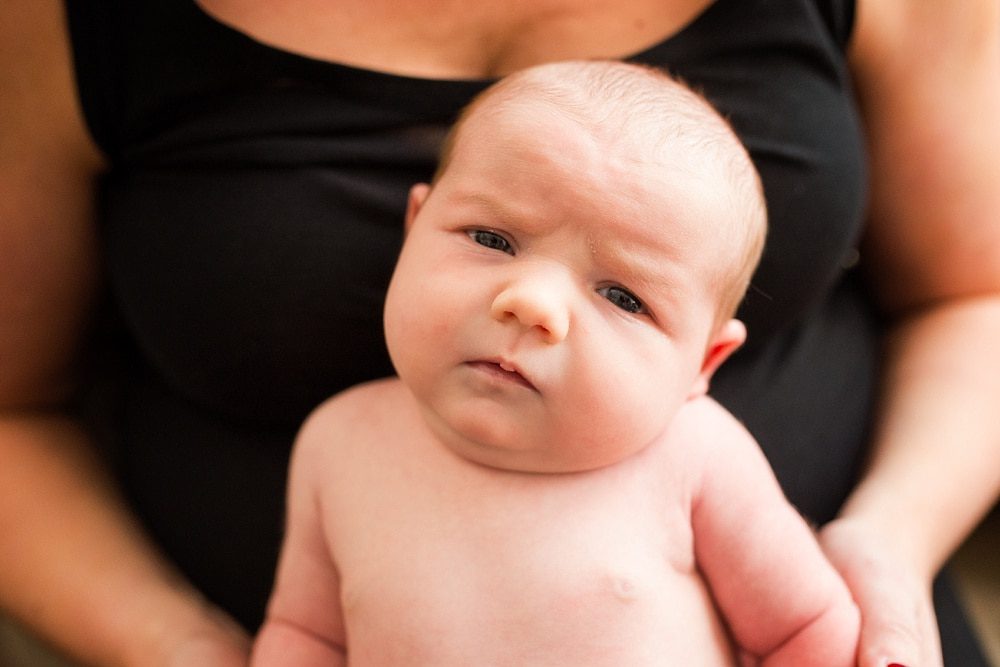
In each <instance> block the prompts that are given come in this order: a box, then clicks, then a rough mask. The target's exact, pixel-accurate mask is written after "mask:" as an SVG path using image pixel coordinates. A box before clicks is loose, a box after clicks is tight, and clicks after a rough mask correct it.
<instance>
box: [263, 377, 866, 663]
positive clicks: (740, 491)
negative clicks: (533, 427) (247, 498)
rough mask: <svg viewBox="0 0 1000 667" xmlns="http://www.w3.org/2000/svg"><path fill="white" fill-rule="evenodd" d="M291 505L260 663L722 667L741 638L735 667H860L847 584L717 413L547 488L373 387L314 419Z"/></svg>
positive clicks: (546, 478) (547, 479)
mask: <svg viewBox="0 0 1000 667" xmlns="http://www.w3.org/2000/svg"><path fill="white" fill-rule="evenodd" d="M515 391H516V389H515ZM332 434H336V443H337V444H336V445H333V443H332V442H331V436H332ZM290 493H291V495H290V498H289V502H290V519H289V525H288V533H287V540H288V541H287V542H286V546H285V551H284V552H283V556H282V563H281V566H280V568H279V580H278V585H277V588H276V591H275V596H274V597H273V598H272V602H271V606H270V612H269V620H268V623H267V624H266V625H265V626H264V630H263V631H262V634H261V636H260V638H259V639H258V642H257V644H256V646H255V653H254V659H253V661H252V664H253V665H255V666H257V665H260V666H264V665H297V666H299V667H312V666H313V665H316V666H319V665H338V664H351V665H355V666H359V665H380V666H383V665H384V666H388V665H442V666H445V665H455V666H458V665H468V664H481V665H506V664H511V665H514V664H516V665H535V664H537V665H608V666H612V665H622V664H629V665H637V666H638V665H677V664H684V665H704V666H705V667H710V666H711V667H718V666H720V665H734V664H736V653H737V649H736V648H735V647H734V644H733V642H732V640H731V639H730V635H729V632H730V630H728V629H727V628H729V627H731V628H732V630H733V632H734V633H735V635H734V636H735V637H736V643H737V645H738V646H739V647H740V649H739V652H741V653H742V654H743V655H744V658H745V659H746V662H744V663H741V664H763V665H796V666H797V667H802V666H803V665H817V666H820V665H822V666H824V667H829V666H832V665H848V664H853V656H854V642H855V641H856V628H857V622H858V618H857V612H856V610H855V608H854V606H853V604H851V601H850V596H849V594H848V593H847V590H846V587H845V586H844V584H843V582H841V581H840V579H839V577H838V576H836V575H835V574H834V572H833V570H832V568H831V567H830V566H829V565H828V564H827V563H826V562H825V560H824V559H823V557H822V555H821V554H820V551H819V547H818V545H817V544H816V543H815V540H814V539H813V536H812V534H811V532H810V530H809V528H808V527H807V526H806V525H805V523H804V522H803V521H802V519H801V518H800V517H799V516H798V515H797V514H796V513H795V512H794V510H792V508H791V507H790V506H788V505H787V504H786V503H784V501H783V498H782V496H781V492H780V490H779V488H778V486H777V483H776V481H775V480H774V477H773V475H772V474H771V473H770V469H769V467H768V466H767V463H766V461H765V460H764V459H763V456H762V455H761V454H760V452H759V450H758V449H757V447H756V444H755V443H754V442H753V441H752V439H751V438H750V437H749V435H748V434H747V433H746V432H745V431H744V430H743V429H742V428H741V427H740V426H739V425H738V424H737V423H736V422H735V420H733V419H732V418H731V417H729V416H728V414H727V413H726V412H725V411H724V410H722V409H721V408H719V406H718V405H717V404H715V403H714V402H712V401H710V400H709V399H704V398H700V399H694V400H692V401H690V402H688V403H687V404H685V407H683V408H682V409H681V412H680V413H679V415H678V417H677V419H676V420H675V421H674V422H673V423H672V427H671V431H670V432H669V433H668V434H664V436H663V437H661V438H658V439H657V440H656V441H655V442H654V443H652V444H651V445H650V446H649V447H647V448H645V449H643V450H642V451H641V452H639V453H637V454H635V455H633V456H631V457H629V458H627V459H625V460H624V461H622V462H620V463H617V464H614V465H611V466H607V467H603V468H599V469H597V470H592V471H587V472H580V473H568V474H562V475H536V474H531V473H522V472H512V471H508V470H500V469H496V468H491V467H487V466H482V465H480V464H477V463H473V462H470V461H468V460H467V459H465V458H463V457H461V456H457V455H456V454H455V453H454V452H453V451H451V450H450V449H448V448H447V447H445V446H442V444H441V443H440V441H439V440H437V438H436V437H435V436H434V434H433V433H432V432H431V431H429V430H428V429H427V427H426V424H425V422H424V420H423V417H422V415H421V412H420V408H419V406H418V405H417V404H416V403H415V402H414V400H413V397H412V395H411V394H410V393H409V392H408V391H407V390H406V388H405V387H404V386H403V385H402V384H401V383H399V381H398V380H387V381H384V382H379V383H374V384H368V385H364V386H361V387H359V388H357V389H355V390H352V391H350V392H349V393H347V394H345V395H341V396H339V397H338V398H336V399H334V400H333V401H331V402H330V403H327V404H325V405H324V406H323V407H322V408H321V409H320V410H319V411H317V413H316V414H315V415H314V417H313V418H312V419H311V420H310V422H309V424H308V425H307V426H306V427H305V429H304V430H303V432H302V434H301V436H300V440H299V443H298V445H297V450H296V456H295V460H294V463H293V469H292V479H291V491H290ZM755 527H757V528H760V530H757V529H755ZM734 550H738V553H741V554H748V555H749V557H748V558H738V559H734V558H732V554H733V553H734V552H736V551H734ZM696 562H697V563H698V565H697V566H696ZM791 564H794V565H795V567H790V565H791ZM747 581H753V582H754V586H752V587H750V588H752V590H753V593H752V595H747V591H748V587H747V585H746V583H747ZM713 595H714V596H717V597H718V600H719V603H720V605H721V609H722V611H723V614H722V615H721V616H720V614H719V612H718V611H717V608H716V606H715V604H716V603H715V602H714V601H713ZM797 642H798V644H799V645H798V646H796V643H797ZM779 647H780V650H778V649H779ZM751 654H753V655H756V656H758V657H757V658H753V659H751V658H750V655H751ZM805 656H808V657H805ZM760 657H765V658H766V659H765V660H763V662H760Z"/></svg>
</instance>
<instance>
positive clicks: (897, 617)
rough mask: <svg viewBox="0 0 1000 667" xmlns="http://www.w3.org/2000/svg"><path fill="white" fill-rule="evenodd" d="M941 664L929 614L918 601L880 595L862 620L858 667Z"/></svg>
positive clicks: (934, 631)
mask: <svg viewBox="0 0 1000 667" xmlns="http://www.w3.org/2000/svg"><path fill="white" fill-rule="evenodd" d="M941 664H942V661H941V657H940V650H939V649H938V641H937V631H936V624H934V622H933V613H932V612H930V611H929V610H928V609H927V608H926V606H925V604H924V603H923V601H920V600H909V601H903V600H893V599H892V598H888V597H885V596H881V597H880V598H879V601H878V602H877V603H876V604H870V605H869V606H868V608H867V613H866V617H865V618H864V620H863V621H862V627H861V637H860V643H859V649H858V665H859V667H890V666H891V665H897V666H898V667H917V666H920V667H923V666H924V665H926V666H928V667H934V666H940V665H941Z"/></svg>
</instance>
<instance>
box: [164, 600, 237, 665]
mask: <svg viewBox="0 0 1000 667" xmlns="http://www.w3.org/2000/svg"><path fill="white" fill-rule="evenodd" d="M249 661H250V637H249V636H247V634H246V633H245V632H243V630H242V628H239V627H238V626H237V625H236V624H235V623H233V622H232V621H230V620H229V619H228V618H227V617H224V616H223V615H222V614H221V613H215V614H213V615H212V616H211V617H210V618H209V619H208V620H207V621H206V623H205V625H204V626H203V627H200V628H197V629H195V630H193V631H191V632H189V633H187V634H184V635H182V636H180V637H179V638H177V639H176V640H174V641H172V642H170V643H168V644H167V645H165V646H164V653H163V654H162V658H161V659H160V660H159V661H157V662H156V664H157V665H160V666H161V667H190V666H191V665H200V666H204V667H246V665H247V664H248V663H249Z"/></svg>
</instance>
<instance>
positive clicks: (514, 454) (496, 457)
mask: <svg viewBox="0 0 1000 667" xmlns="http://www.w3.org/2000/svg"><path fill="white" fill-rule="evenodd" d="M469 435H470V434H460V433H455V432H452V433H450V434H448V435H445V436H443V437H441V438H440V439H441V440H442V442H443V443H444V444H445V445H446V446H447V447H448V448H449V449H451V451H452V452H454V453H455V454H457V455H458V456H460V457H461V458H463V459H465V460H467V461H469V462H470V463H474V464H477V465H480V466H484V467H487V468H493V469H495V470H500V471H507V472H518V473H525V474H532V473H533V474H548V475H555V474H571V473H585V472H591V471H596V470H601V469H604V468H609V467H612V466H615V465H617V464H619V463H621V462H623V461H625V460H626V459H628V458H630V457H631V456H633V455H634V454H635V451H634V450H618V449H610V448H607V447H602V448H594V447H588V446H586V445H583V446H581V445H580V444H579V443H569V442H559V441H558V440H554V439H552V440H546V441H545V442H543V443H538V444H537V445H535V446H532V445H530V444H529V443H527V442H525V439H523V438H522V439H516V440H514V441H512V442H510V441H505V440H503V439H495V438H490V439H484V438H482V437H469Z"/></svg>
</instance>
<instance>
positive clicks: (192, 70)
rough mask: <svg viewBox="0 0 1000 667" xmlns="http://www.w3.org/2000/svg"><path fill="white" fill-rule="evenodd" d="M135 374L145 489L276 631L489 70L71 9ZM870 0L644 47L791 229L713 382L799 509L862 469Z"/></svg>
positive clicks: (136, 467) (168, 7) (210, 588)
mask: <svg viewBox="0 0 1000 667" xmlns="http://www.w3.org/2000/svg"><path fill="white" fill-rule="evenodd" d="M67 6H68V9H69V21H70V28H71V35H72V39H73V48H74V53H75V63H76V68H77V78H78V86H79V91H80V96H81V101H82V106H83V109H84V112H85V116H86V120H87V122H88V124H89V126H90V129H91V131H92V133H93V136H94V137H95V139H96V140H97V142H98V143H99V145H100V146H101V147H102V148H103V150H104V151H105V152H106V153H107V155H108V156H109V157H110V160H111V167H110V169H109V171H108V172H107V174H106V175H105V176H104V178H103V190H102V192H103V197H102V201H101V209H100V230H101V234H102V240H103V250H104V256H105V261H106V268H107V276H108V284H109V288H108V289H109V301H110V302H111V303H112V304H113V306H114V310H115V312H116V316H117V319H118V321H119V322H120V326H121V339H120V343H121V344H120V345H119V347H118V351H119V354H120V355H121V358H122V361H123V367H124V369H125V372H124V374H123V377H122V378H121V387H122V391H121V392H120V393H119V395H118V402H117V403H116V404H115V405H114V410H113V415H114V423H113V426H114V431H115V438H116V439H117V440H118V442H119V443H120V455H119V457H118V460H117V465H118V471H119V475H120V478H121V480H122V483H123V486H124V488H125V489H126V491H127V493H128V494H129V497H130V499H131V500H132V502H133V503H134V505H135V507H136V510H137V512H138V513H139V515H140V517H141V518H142V519H143V520H144V521H145V522H146V524H147V526H148V527H149V529H150V531H151V532H152V534H153V535H154V537H155V538H156V539H157V540H158V541H159V542H160V544H161V545H162V546H163V548H164V549H165V550H166V551H167V553H169V554H170V556H171V557H172V558H173V559H175V561H176V562H177V563H178V564H179V565H180V566H181V567H182V568H183V570H184V571H185V572H186V573H187V574H188V576H190V577H191V578H192V580H193V581H194V582H195V583H196V584H197V585H198V586H200V587H201V588H202V589H203V590H204V591H205V592H206V594H207V595H208V596H209V597H210V598H211V599H213V600H215V601H217V602H218V603H219V604H221V605H222V606H224V607H225V608H227V609H229V610H230V611H231V612H232V613H234V614H235V615H236V616H237V617H238V618H239V619H240V620H241V621H242V622H244V623H245V624H247V626H248V627H250V628H253V627H255V626H256V624H257V623H258V622H259V619H260V617H261V613H262V609H263V605H264V602H265V600H266V598H267V595H268V592H269V589H270V585H271V582H272V577H273V569H274V561H275V558H276V555H277V552H278V547H279V542H280V536H281V534H280V530H281V520H282V516H281V513H282V505H283V497H284V491H283V489H284V479H285V472H286V463H287V456H288V451H289V447H290V445H291V443H292V439H293V437H294V434H295V431H296V428H297V427H298V425H299V424H300V422H301V421H302V419H303V418H304V417H305V416H306V414H307V413H308V412H309V411H310V410H311V409H312V408H313V407H315V406H316V405H317V404H318V403H319V402H321V401H322V400H323V399H325V398H327V397H328V396H330V395H331V394H333V393H335V392H337V391H339V390H341V389H343V388H345V387H348V386H350V385H352V384H355V383H357V382H360V381H363V380H368V379H372V378H375V377H381V376H385V375H388V374H391V373H392V368H391V366H390V364H389V360H388V357H387V355H386V352H385V349H384V346H383V339H382V326H381V312H382V301H383V296H384V292H385V289H386V286H387V283H388V280H389V277H390V273H391V270H392V267H393V264H394V260H395V258H396V254H397V252H398V250H399V247H400V241H401V232H402V219H403V210H404V205H405V201H406V193H407V190H408V188H409V186H410V185H411V184H413V183H415V182H418V181H426V180H428V179H429V178H430V176H431V174H432V172H433V170H434V167H435V160H436V155H437V151H438V148H439V144H440V141H441V139H442V137H443V136H444V134H445V132H446V130H447V129H448V127H449V125H450V124H451V122H452V121H453V119H454V118H455V116H456V113H457V112H458V110H459V109H460V108H461V107H462V106H463V105H464V104H465V103H466V102H468V101H469V99H470V98H471V97H472V96H473V95H474V94H476V93H477V92H479V91H480V90H482V89H483V88H484V87H486V86H487V85H488V83H489V82H488V81H454V80H445V81H442V80H428V79H420V78H410V77H404V76H395V75H389V74H383V73H377V72H373V71H367V70H362V69H357V68H353V67H347V66H343V65H340V64H335V63H330V62H326V61H322V60H315V59H310V58H307V57H303V56H299V55H295V54H292V53H288V52H285V51H282V50H279V49H275V48H272V47H269V46H266V45H263V44H261V43H259V42H256V41H254V40H252V39H251V38H249V37H247V36H246V35H244V34H242V33H240V32H237V31H235V30H233V29H231V28H228V27H226V26H225V25H223V24H221V23H219V22H218V21H216V20H213V19H212V18H211V17H210V16H209V15H207V14H205V13H204V12H203V11H201V10H200V9H199V8H198V6H197V5H195V4H193V3H192V2H186V1H185V0H146V1H145V2H124V1H122V2H116V1H115V0H103V1H97V0H88V1H87V2H76V1H68V2H67ZM852 13H853V2H850V1H849V0H716V2H715V3H714V4H712V5H711V6H710V7H709V8H708V9H707V10H706V11H704V12H703V13H702V14H701V15H700V16H698V17H697V18H696V19H694V20H693V21H692V22H691V23H689V24H688V25H687V26H686V27H685V28H684V29H682V30H681V31H680V32H679V33H677V34H676V35H674V36H672V37H671V38H669V39H667V40H666V41H664V42H662V43H660V44H657V45H655V46H653V47H652V48H649V49H647V50H645V51H643V52H641V53H638V54H636V55H635V56H633V57H632V58H631V59H632V60H634V61H637V62H642V63H649V64H654V65H660V66H664V67H666V68H668V69H669V70H671V71H672V72H673V73H675V74H677V75H679V76H680V77H682V78H683V79H684V80H686V81H687V82H688V83H689V84H691V85H692V86H694V87H696V88H698V89H700V90H702V91H703V92H704V93H705V94H706V95H707V97H708V98H709V99H710V100H711V101H712V102H713V103H714V104H715V105H716V106H717V107H718V109H719V110H720V111H721V112H722V113H723V114H724V115H726V116H727V117H728V118H729V119H730V120H731V122H732V123H733V125H734V127H735V128H736V130H737V132H738V134H739V135H740V137H741V138H742V139H743V141H744V142H745V144H746V145H747V147H748V148H749V150H750V152H751V155H752V156H753V158H754V160H755V162H756V164H757V167H758V168H759V170H760V172H761V175H762V178H763V182H764V185H765V191H766V195H767V200H768V208H769V212H770V224H771V229H770V233H769V236H768V240H767V249H766V253H765V257H764V260H763V262H762V265H761V267H760V269H759V271H758V273H757V275H756V277H755V278H754V281H753V286H752V288H751V290H750V293H749V295H748V298H747V300H746V302H745V303H744V305H743V307H742V309H741V316H742V317H743V319H744V320H745V321H746V323H747V325H748V327H749V331H750V340H749V343H748V345H747V346H746V347H745V349H743V350H742V351H741V352H740V353H739V354H738V355H737V356H736V357H735V358H734V359H732V360H731V361H730V362H728V363H727V364H726V365H725V366H724V367H723V369H722V370H721V371H720V372H719V374H718V376H717V377H716V380H715V382H714V385H713V394H714V395H715V396H716V398H718V399H719V400H720V401H721V402H722V403H723V404H724V405H726V406H727V407H728V408H730V409H731V410H732V411H733V412H734V413H735V414H736V415H737V416H738V417H739V418H740V419H742V420H743V421H744V422H745V423H746V424H747V425H748V427H749V428H750V430H751V431H752V432H753V433H754V434H755V435H756V437H757V438H758V439H759V440H760V442H761V445H762V447H763V448H764V450H765V452H766V453H767V455H768V457H769V459H770V460H771V462H772V465H773V466H774V468H775V470H776V472H777V474H778V476H779V479H780V480H781V483H782V485H783V486H784V488H785V491H786V493H788V495H789V497H790V498H791V500H792V501H793V502H794V503H795V504H796V505H797V506H798V507H799V508H800V510H801V511H802V512H803V513H805V514H806V515H807V516H808V517H809V518H810V519H812V520H813V521H816V522H823V521H826V520H829V519H830V518H831V517H832V516H833V515H834V513H835V512H836V510H837V508H838V507H839V506H840V504H841V502H842V501H843V499H844V497H845V495H846V494H847V493H848V491H849V490H850V488H851V486H852V484H853V483H854V481H855V478H856V474H857V469H858V462H859V459H860V457H861V452H862V448H863V443H864V441H865V435H866V428H867V424H868V419H869V406H870V404H871V394H872V387H873V378H874V372H875V364H874V360H875V355H874V335H875V321H874V318H873V316H872V314H871V313H870V312H869V308H868V305H867V303H866V299H865V296H864V291H863V286H862V285H861V282H860V280H859V278H858V277H857V276H856V275H855V273H854V271H853V270H852V267H853V266H854V264H855V262H856V260H857V252H856V251H855V249H854V248H855V245H856V243H857V239H858V236H859V233H860V231H861V222H862V218H863V211H864V207H865V181H866V174H865V166H864V165H865V159H864V155H863V148H862V144H863V142H862V136H861V131H860V128H859V121H858V117H857V112H856V110H855V106H854V104H853V101H852V98H851V84H850V81H849V80H848V74H847V70H846V66H845V57H844V50H845V45H846V42H847V40H848V39H849V35H850V30H851V25H852V19H853V16H852Z"/></svg>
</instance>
